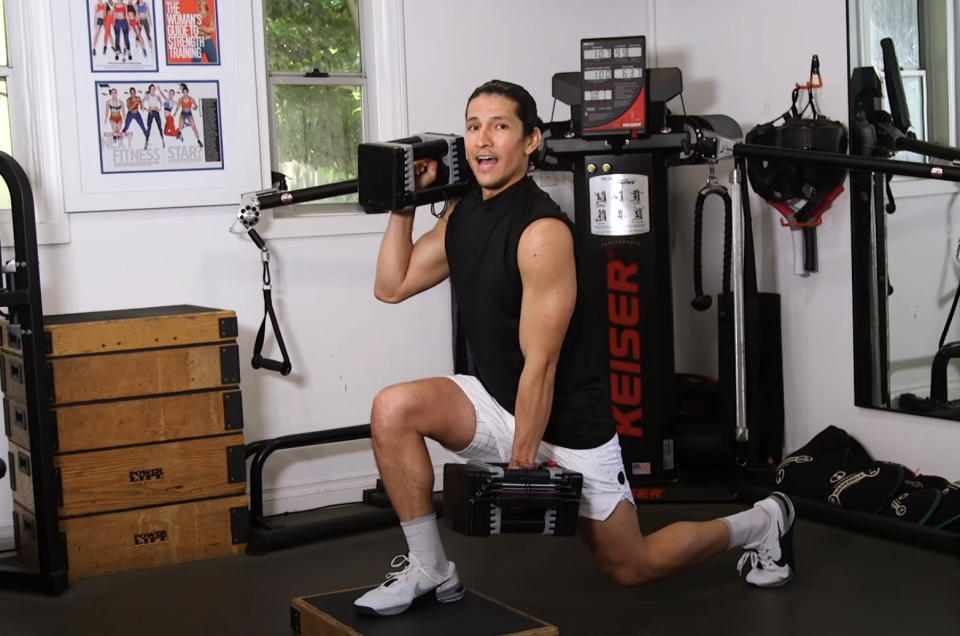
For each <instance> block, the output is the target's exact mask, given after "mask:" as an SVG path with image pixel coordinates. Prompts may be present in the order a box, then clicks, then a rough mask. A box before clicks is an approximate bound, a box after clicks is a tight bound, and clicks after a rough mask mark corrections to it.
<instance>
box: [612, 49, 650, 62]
mask: <svg viewBox="0 0 960 636" xmlns="http://www.w3.org/2000/svg"><path fill="white" fill-rule="evenodd" d="M641 55H643V48H642V47H639V46H629V47H628V46H623V47H617V48H615V49H613V57H614V58H616V59H622V58H625V57H640V56H641Z"/></svg>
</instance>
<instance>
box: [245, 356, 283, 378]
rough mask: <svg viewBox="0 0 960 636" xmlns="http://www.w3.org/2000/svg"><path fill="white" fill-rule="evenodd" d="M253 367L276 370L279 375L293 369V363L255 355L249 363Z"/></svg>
mask: <svg viewBox="0 0 960 636" xmlns="http://www.w3.org/2000/svg"><path fill="white" fill-rule="evenodd" d="M251 364H252V365H253V368H254V369H266V370H267V371H278V372H279V373H280V374H281V375H289V374H290V371H292V370H293V365H292V364H290V363H289V362H280V361H278V360H271V359H270V358H264V357H263V356H257V357H255V358H254V359H253V362H252V363H251Z"/></svg>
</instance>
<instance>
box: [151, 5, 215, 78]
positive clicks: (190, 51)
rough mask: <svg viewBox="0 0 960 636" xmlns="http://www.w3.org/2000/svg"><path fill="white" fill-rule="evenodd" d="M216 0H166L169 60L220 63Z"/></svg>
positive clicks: (165, 27) (164, 18)
mask: <svg viewBox="0 0 960 636" xmlns="http://www.w3.org/2000/svg"><path fill="white" fill-rule="evenodd" d="M218 23H219V21H218V13H217V0H164V2H163V25H164V41H165V46H164V49H165V50H166V53H167V64H168V65H169V66H177V65H181V64H183V65H203V66H219V65H220V39H219V37H218V28H217V27H218Z"/></svg>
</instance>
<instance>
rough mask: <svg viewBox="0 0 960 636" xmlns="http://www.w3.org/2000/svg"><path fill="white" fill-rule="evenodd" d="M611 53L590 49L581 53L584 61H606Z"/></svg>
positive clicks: (604, 50)
mask: <svg viewBox="0 0 960 636" xmlns="http://www.w3.org/2000/svg"><path fill="white" fill-rule="evenodd" d="M612 54H613V52H612V51H611V50H610V49H590V50H587V51H584V52H583V59H585V60H606V59H609V58H610V56H611V55H612Z"/></svg>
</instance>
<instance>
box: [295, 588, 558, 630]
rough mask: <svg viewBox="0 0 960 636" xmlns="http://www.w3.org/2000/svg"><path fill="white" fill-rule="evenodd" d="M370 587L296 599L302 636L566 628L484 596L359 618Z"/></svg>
mask: <svg viewBox="0 0 960 636" xmlns="http://www.w3.org/2000/svg"><path fill="white" fill-rule="evenodd" d="M369 589H372V588H370V587H364V588H357V589H352V590H340V591H338V592H331V593H329V594H318V595H316V596H305V597H302V598H296V599H294V600H293V604H292V605H291V607H290V623H291V627H292V628H293V631H294V633H296V634H301V636H425V635H426V634H437V635H438V636H439V635H442V634H456V635H457V636H558V635H559V634H560V630H558V629H557V628H556V627H555V626H553V625H550V624H549V623H545V622H544V621H542V620H540V619H537V618H534V617H532V616H529V615H527V614H524V613H523V612H521V611H519V610H516V609H514V608H512V607H509V606H508V605H505V604H503V603H501V602H499V601H495V600H493V599H491V598H489V597H487V596H485V595H483V594H480V593H479V592H475V591H473V590H468V591H467V593H466V595H464V597H463V598H462V599H461V600H459V601H457V602H455V603H439V602H433V603H429V604H424V605H419V606H414V607H412V608H410V609H409V610H407V611H406V612H404V613H403V614H400V615H398V616H390V617H374V616H365V615H362V614H358V613H357V612H356V610H355V609H354V607H353V602H354V601H355V600H356V599H357V598H359V597H360V596H362V595H363V594H364V593H365V592H366V591H367V590H369Z"/></svg>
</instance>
